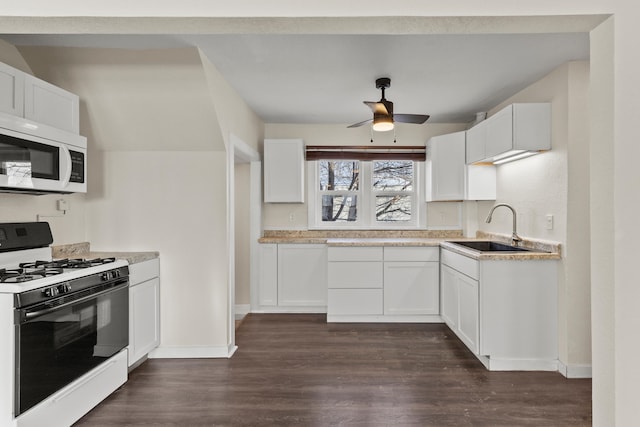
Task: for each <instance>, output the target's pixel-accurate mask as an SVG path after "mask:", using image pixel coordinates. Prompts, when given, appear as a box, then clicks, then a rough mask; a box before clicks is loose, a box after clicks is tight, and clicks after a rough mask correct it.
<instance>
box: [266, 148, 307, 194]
mask: <svg viewBox="0 0 640 427" xmlns="http://www.w3.org/2000/svg"><path fill="white" fill-rule="evenodd" d="M264 201H265V203H304V142H303V141H302V140H301V139H265V141H264Z"/></svg>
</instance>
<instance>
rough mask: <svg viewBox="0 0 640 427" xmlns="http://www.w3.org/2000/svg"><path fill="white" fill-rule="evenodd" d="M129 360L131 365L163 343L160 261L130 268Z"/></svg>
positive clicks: (155, 260)
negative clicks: (161, 337) (161, 332)
mask: <svg viewBox="0 0 640 427" xmlns="http://www.w3.org/2000/svg"><path fill="white" fill-rule="evenodd" d="M129 270H130V276H129V360H128V365H129V366H132V365H134V364H136V362H139V361H140V360H142V359H143V358H144V357H145V356H146V355H147V354H148V353H149V352H150V351H151V350H153V349H154V348H156V347H157V346H158V345H159V344H160V278H159V275H160V261H159V260H158V259H157V258H156V259H152V260H148V261H144V262H141V263H137V264H131V265H130V266H129Z"/></svg>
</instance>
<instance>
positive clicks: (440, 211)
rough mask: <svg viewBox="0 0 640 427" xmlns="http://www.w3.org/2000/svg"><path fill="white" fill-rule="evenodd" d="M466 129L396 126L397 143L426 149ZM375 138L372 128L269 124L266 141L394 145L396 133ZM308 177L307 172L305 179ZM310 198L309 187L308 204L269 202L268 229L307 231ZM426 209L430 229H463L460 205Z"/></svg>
mask: <svg viewBox="0 0 640 427" xmlns="http://www.w3.org/2000/svg"><path fill="white" fill-rule="evenodd" d="M465 128H466V125H465V124H461V123H449V124H447V123H426V124H424V125H410V124H398V125H397V126H396V140H397V142H396V144H397V145H402V146H424V145H425V144H426V142H427V140H428V139H429V138H431V137H432V136H436V135H443V134H446V133H451V132H456V131H459V130H464V129H465ZM373 137H374V142H373V144H372V143H371V128H370V127H369V126H362V127H359V128H352V129H347V124H343V125H342V124H340V125H312V124H310V125H300V124H267V125H266V126H265V138H276V139H277V138H283V139H286V138H302V140H303V141H304V143H305V145H372V146H375V145H393V133H392V132H382V133H375V134H374V135H373ZM306 176H307V174H306V172H305V179H306ZM307 197H308V195H307V186H306V184H305V203H265V204H264V205H263V211H262V212H263V213H262V220H263V226H264V229H265V230H290V229H294V230H306V229H307V228H308V221H307V203H306V201H307ZM422 208H426V209H427V228H429V227H437V228H447V227H448V228H459V227H460V221H459V215H458V206H457V203H456V204H452V203H428V204H425V205H424V206H422ZM291 215H293V221H291V220H290V218H291Z"/></svg>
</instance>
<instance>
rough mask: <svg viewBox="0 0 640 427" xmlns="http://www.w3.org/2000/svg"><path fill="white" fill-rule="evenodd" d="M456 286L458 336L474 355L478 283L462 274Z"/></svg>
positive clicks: (476, 347)
mask: <svg viewBox="0 0 640 427" xmlns="http://www.w3.org/2000/svg"><path fill="white" fill-rule="evenodd" d="M457 284H458V336H459V337H460V339H461V340H462V342H464V343H465V344H466V346H467V347H468V348H469V350H471V351H472V352H473V353H474V354H478V349H479V338H480V337H479V335H480V330H479V326H480V317H479V290H478V281H477V280H474V279H472V278H470V277H467V276H465V275H463V274H461V275H458V276H457Z"/></svg>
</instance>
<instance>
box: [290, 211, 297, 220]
mask: <svg viewBox="0 0 640 427" xmlns="http://www.w3.org/2000/svg"><path fill="white" fill-rule="evenodd" d="M295 220H296V214H294V213H293V212H291V213H289V222H293V221H295Z"/></svg>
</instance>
